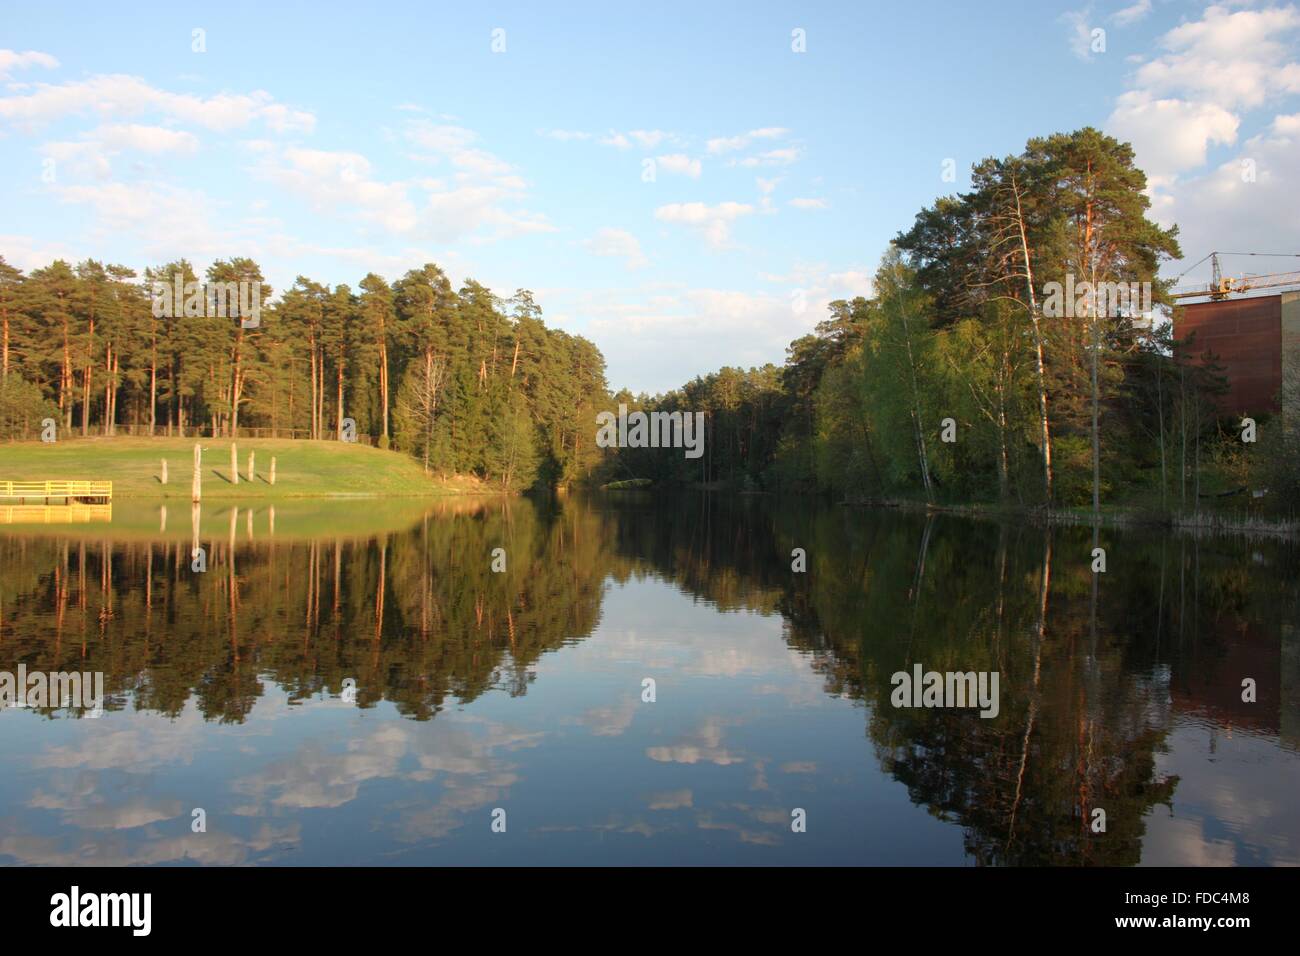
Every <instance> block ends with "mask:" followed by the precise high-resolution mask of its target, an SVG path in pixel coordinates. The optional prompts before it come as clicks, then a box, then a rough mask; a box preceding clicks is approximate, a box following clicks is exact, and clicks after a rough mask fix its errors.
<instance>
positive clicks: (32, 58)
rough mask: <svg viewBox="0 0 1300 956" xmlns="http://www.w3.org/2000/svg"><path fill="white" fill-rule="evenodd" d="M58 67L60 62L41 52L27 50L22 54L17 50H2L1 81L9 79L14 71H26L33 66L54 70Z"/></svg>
mask: <svg viewBox="0 0 1300 956" xmlns="http://www.w3.org/2000/svg"><path fill="white" fill-rule="evenodd" d="M58 65H59V61H58V60H56V59H55V58H54V57H52V56H51V55H50V54H48V53H41V52H40V51H39V50H26V51H24V52H22V53H19V52H18V51H16V50H0V80H2V79H5V78H6V77H8V76H9V74H10V72H11V71H13V70H26V69H29V68H31V67H33V66H39V67H44V68H45V69H47V70H53V69H56V68H57V67H58Z"/></svg>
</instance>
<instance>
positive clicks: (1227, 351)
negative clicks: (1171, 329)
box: [1174, 292, 1300, 415]
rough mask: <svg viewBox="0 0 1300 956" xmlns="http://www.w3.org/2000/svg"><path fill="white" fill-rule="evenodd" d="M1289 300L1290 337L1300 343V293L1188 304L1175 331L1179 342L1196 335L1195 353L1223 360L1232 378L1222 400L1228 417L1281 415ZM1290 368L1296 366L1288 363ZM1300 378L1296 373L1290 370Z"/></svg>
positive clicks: (1288, 332) (1192, 352) (1288, 327)
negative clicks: (1208, 353)
mask: <svg viewBox="0 0 1300 956" xmlns="http://www.w3.org/2000/svg"><path fill="white" fill-rule="evenodd" d="M1284 299H1285V300H1287V302H1286V306H1285V310H1286V314H1287V330H1288V331H1287V335H1288V336H1289V337H1292V338H1293V339H1294V341H1295V343H1296V344H1297V345H1300V294H1298V293H1294V292H1288V293H1286V294H1285V295H1266V296H1257V297H1255V298H1248V299H1227V300H1224V301H1222V302H1198V303H1196V304H1195V305H1188V306H1184V307H1183V309H1182V316H1181V318H1180V319H1179V320H1178V324H1177V326H1176V328H1175V333H1174V334H1175V335H1176V336H1177V337H1178V338H1179V339H1186V338H1188V337H1189V336H1190V335H1192V334H1193V333H1195V336H1196V338H1195V340H1194V341H1193V343H1192V345H1191V348H1190V353H1191V355H1192V356H1193V357H1195V358H1199V357H1200V356H1201V355H1202V354H1204V352H1205V351H1206V349H1209V350H1210V351H1211V352H1213V353H1214V354H1215V355H1216V356H1217V360H1218V364H1219V365H1221V366H1223V369H1224V372H1223V374H1225V375H1227V377H1228V393H1227V394H1226V395H1224V396H1223V397H1222V398H1221V399H1220V400H1219V408H1220V410H1221V411H1222V412H1223V413H1224V414H1225V415H1258V414H1261V413H1267V412H1277V411H1278V394H1279V392H1280V391H1281V388H1282V354H1283V322H1282V315H1283V300H1284ZM1288 364H1290V362H1288ZM1288 371H1289V372H1290V374H1295V370H1294V369H1289V370H1288Z"/></svg>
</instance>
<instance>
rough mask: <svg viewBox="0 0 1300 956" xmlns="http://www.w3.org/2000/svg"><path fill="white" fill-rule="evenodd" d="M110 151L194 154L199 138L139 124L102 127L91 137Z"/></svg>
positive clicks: (180, 131)
mask: <svg viewBox="0 0 1300 956" xmlns="http://www.w3.org/2000/svg"><path fill="white" fill-rule="evenodd" d="M89 138H90V139H94V140H98V141H99V142H101V143H103V144H104V145H105V146H107V147H108V148H109V149H132V150H136V151H138V152H141V153H194V152H196V151H197V150H198V148H199V140H198V137H197V136H195V135H194V134H193V133H187V132H185V131H184V130H175V129H167V128H165V127H162V126H142V125H140V124H137V123H126V124H117V125H111V126H101V127H99V128H98V129H96V130H94V131H93V132H91V133H90V135H89Z"/></svg>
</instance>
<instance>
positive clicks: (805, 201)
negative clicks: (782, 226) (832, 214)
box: [790, 197, 830, 209]
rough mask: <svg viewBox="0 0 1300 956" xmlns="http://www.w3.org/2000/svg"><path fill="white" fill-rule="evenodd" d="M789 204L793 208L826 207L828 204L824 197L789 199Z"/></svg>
mask: <svg viewBox="0 0 1300 956" xmlns="http://www.w3.org/2000/svg"><path fill="white" fill-rule="evenodd" d="M790 205H791V206H794V208H795V209H827V208H829V206H830V204H829V203H827V202H826V200H825V199H815V198H803V197H799V198H796V199H791V200H790Z"/></svg>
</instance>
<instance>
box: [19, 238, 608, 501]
mask: <svg viewBox="0 0 1300 956" xmlns="http://www.w3.org/2000/svg"><path fill="white" fill-rule="evenodd" d="M204 279H205V280H206V282H207V283H210V284H216V283H223V284H224V283H246V284H249V285H248V286H246V289H247V288H249V287H251V283H254V282H256V283H260V284H261V285H260V293H261V300H262V302H263V303H266V302H267V301H268V300H269V299H270V297H271V294H272V290H271V288H270V287H269V285H267V284H266V283H265V281H264V280H263V277H262V273H261V269H260V267H259V266H258V264H257V263H256V262H254V261H252V260H250V259H244V258H233V259H229V260H221V261H217V262H215V263H213V264H212V266H211V267H210V268H209V269H208V270H207V272H206V274H205V276H204ZM204 279H200V277H199V276H198V275H197V274H196V273H195V272H194V269H193V267H192V266H191V264H190V263H189V262H187V261H185V260H180V261H177V262H171V263H167V264H164V265H161V266H158V267H154V268H149V269H146V270H145V271H144V273H143V275H137V273H135V272H134V271H133V270H131V269H128V268H126V267H124V266H117V265H103V264H101V263H99V262H96V261H93V260H86V261H85V262H82V263H80V264H78V265H76V266H73V265H70V264H69V263H67V262H65V261H62V260H59V261H56V262H54V263H52V264H50V265H49V266H46V267H45V268H42V269H36V270H34V271H32V272H31V273H30V274H28V275H24V274H23V273H22V272H20V271H19V270H17V269H15V268H13V267H12V266H10V265H8V264H7V263H5V261H4V259H3V258H0V323H2V331H3V354H2V359H3V361H2V366H0V367H2V370H3V377H2V379H0V439H12V438H34V437H36V436H37V435H38V434H39V432H40V423H41V421H42V420H43V419H45V418H53V419H54V420H55V421H56V422H57V423H58V425H59V427H60V428H61V429H62V430H63V432H64V433H65V434H80V435H92V434H95V435H114V434H118V433H120V432H121V431H127V430H129V431H130V432H131V433H132V434H137V435H157V434H166V435H178V436H186V435H199V434H202V435H209V436H238V435H241V434H249V433H250V432H251V433H253V434H260V435H270V436H273V437H274V436H291V437H300V438H313V439H339V438H343V437H350V435H351V434H353V430H352V423H355V435H357V436H358V437H359V438H360V439H361V440H367V438H368V440H370V441H371V442H373V443H374V444H377V445H379V446H381V447H390V446H392V447H396V448H398V449H399V450H402V451H405V452H408V453H410V454H412V455H414V456H415V457H416V458H417V459H419V460H420V461H421V462H422V463H423V464H424V466H425V468H426V470H427V471H429V472H430V473H431V474H439V475H443V476H445V475H450V474H475V475H478V476H480V477H481V478H483V479H484V480H487V481H491V482H493V483H496V484H500V485H501V486H504V487H508V488H526V487H529V486H531V485H533V484H535V483H546V484H557V483H561V484H562V483H568V482H572V481H575V480H578V479H580V478H582V477H583V476H584V475H585V474H586V473H587V472H588V471H589V470H590V469H591V467H592V466H593V464H594V463H595V462H596V461H597V460H598V457H599V455H598V450H597V449H596V448H595V446H594V426H593V425H592V422H593V421H594V418H595V411H596V409H597V408H598V407H603V405H604V402H605V398H606V394H607V389H606V385H605V361H604V357H603V356H602V355H601V354H600V351H599V350H598V349H597V348H596V347H595V346H594V345H593V344H592V343H591V342H589V341H587V340H586V339H584V338H581V337H578V336H572V335H569V334H567V333H565V332H563V331H560V330H557V329H551V328H547V327H546V325H545V323H544V322H543V321H542V314H541V309H540V308H539V307H538V306H537V304H536V303H535V302H534V301H533V298H532V295H531V293H529V292H528V291H527V290H519V291H517V292H516V293H515V295H514V296H513V297H511V298H510V299H508V300H504V301H503V300H501V299H499V298H497V297H496V296H494V295H493V294H492V292H491V291H490V290H489V289H487V288H486V287H484V286H483V285H481V284H479V283H478V282H475V281H473V280H472V279H471V280H467V281H466V282H465V284H464V286H463V287H462V288H461V289H460V290H459V291H456V290H453V289H452V287H451V283H450V281H449V280H448V278H447V276H446V275H445V274H444V273H443V271H442V270H441V269H439V268H438V267H437V266H436V265H433V264H428V265H425V266H424V267H423V268H420V269H413V270H411V271H409V272H407V273H406V274H405V275H404V276H402V277H401V278H400V279H398V280H397V281H396V282H393V283H391V284H390V283H389V282H387V281H385V280H384V279H382V278H381V277H379V276H377V275H375V274H374V273H371V274H369V275H367V276H366V277H365V278H364V279H362V280H361V283H360V286H359V287H358V289H357V290H355V291H354V290H353V289H352V288H350V287H349V286H347V285H337V286H334V287H333V288H330V287H329V286H326V285H322V284H320V283H318V282H315V281H313V280H311V279H308V278H306V277H303V276H299V277H298V278H297V280H296V281H295V282H294V284H293V286H292V287H290V288H289V289H288V290H287V291H286V292H285V293H284V294H283V295H282V296H281V298H280V299H279V300H278V301H277V302H275V303H274V304H270V305H268V306H266V307H264V308H263V309H262V310H261V312H260V315H259V316H258V317H257V319H258V321H257V324H256V327H250V328H245V327H244V325H245V324H248V317H247V316H245V322H241V321H240V320H239V319H238V318H217V317H207V316H205V315H188V316H187V315H185V314H183V313H184V309H183V308H182V307H181V304H180V303H177V304H175V306H174V307H172V308H168V309H159V310H155V309H154V308H153V296H152V290H153V288H154V285H153V284H154V283H155V282H160V283H164V284H166V285H167V286H169V287H171V286H173V284H174V283H175V282H176V281H177V280H179V282H180V283H181V287H182V288H184V287H185V285H186V284H188V283H198V282H202V281H204ZM155 311H159V312H163V313H164V314H162V315H156V314H155ZM345 419H351V423H348V422H345Z"/></svg>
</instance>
